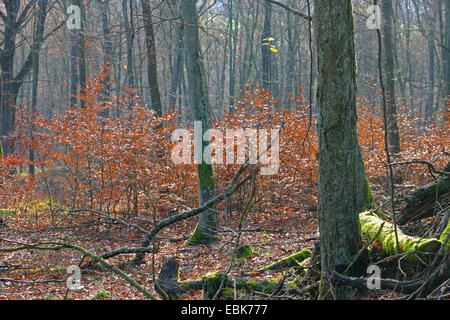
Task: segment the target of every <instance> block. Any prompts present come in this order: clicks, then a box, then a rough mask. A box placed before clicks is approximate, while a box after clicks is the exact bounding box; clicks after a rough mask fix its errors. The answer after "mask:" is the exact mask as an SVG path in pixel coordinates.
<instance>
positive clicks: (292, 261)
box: [258, 249, 311, 272]
mask: <svg viewBox="0 0 450 320" xmlns="http://www.w3.org/2000/svg"><path fill="white" fill-rule="evenodd" d="M310 257H311V250H308V249H303V250H301V251H299V252H296V253H294V254H292V255H290V256H287V257H285V258H283V259H280V260H278V261H276V262H274V263H272V264H269V265H268V266H265V267H262V268H260V269H258V272H264V271H273V272H278V271H281V270H285V269H288V268H292V267H302V262H303V261H304V260H306V259H307V258H310Z"/></svg>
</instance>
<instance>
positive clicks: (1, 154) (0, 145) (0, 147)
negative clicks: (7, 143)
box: [0, 139, 3, 157]
mask: <svg viewBox="0 0 450 320" xmlns="http://www.w3.org/2000/svg"><path fill="white" fill-rule="evenodd" d="M0 157H3V143H2V139H0Z"/></svg>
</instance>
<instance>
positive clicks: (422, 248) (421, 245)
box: [359, 211, 442, 264]
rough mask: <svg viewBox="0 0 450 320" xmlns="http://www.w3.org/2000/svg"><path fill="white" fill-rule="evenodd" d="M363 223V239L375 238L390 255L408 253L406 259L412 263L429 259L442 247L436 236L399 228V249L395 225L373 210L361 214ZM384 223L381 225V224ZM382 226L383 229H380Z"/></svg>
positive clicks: (360, 217)
mask: <svg viewBox="0 0 450 320" xmlns="http://www.w3.org/2000/svg"><path fill="white" fill-rule="evenodd" d="M359 220H360V223H361V238H362V239H363V241H370V240H372V239H373V240H374V242H375V243H376V245H377V246H379V247H381V249H382V250H383V252H384V253H385V254H387V255H388V256H391V255H394V254H398V253H408V255H407V256H406V257H405V260H406V261H407V262H408V263H410V264H417V263H419V262H423V261H427V260H429V259H427V258H426V255H427V254H436V253H437V252H438V251H439V249H440V248H441V247H442V242H441V241H440V240H439V239H435V238H423V239H422V238H417V237H412V236H408V235H406V234H404V233H403V232H402V231H401V230H400V229H398V228H397V235H398V245H399V248H398V249H399V250H397V243H396V236H395V230H394V225H393V224H391V223H388V222H385V221H383V220H381V219H380V218H378V217H377V216H376V215H375V214H374V213H373V212H370V211H366V212H362V213H360V215H359ZM383 223H384V225H383V226H382V227H381V225H382V224H383ZM380 228H381V231H379V230H380Z"/></svg>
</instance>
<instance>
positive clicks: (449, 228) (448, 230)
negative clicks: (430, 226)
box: [439, 222, 450, 252]
mask: <svg viewBox="0 0 450 320" xmlns="http://www.w3.org/2000/svg"><path fill="white" fill-rule="evenodd" d="M449 236H450V222H449V223H447V227H446V228H445V229H444V231H443V232H442V234H441V236H440V238H439V240H441V242H442V243H443V244H445V241H446V240H447V237H449ZM449 249H450V239H449V240H447V244H446V245H445V251H447V252H448V251H449Z"/></svg>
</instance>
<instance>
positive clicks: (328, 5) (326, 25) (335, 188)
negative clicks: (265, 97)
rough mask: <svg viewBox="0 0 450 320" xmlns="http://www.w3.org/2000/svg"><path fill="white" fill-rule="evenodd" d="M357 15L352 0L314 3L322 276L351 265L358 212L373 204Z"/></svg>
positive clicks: (357, 233) (356, 242)
mask: <svg viewBox="0 0 450 320" xmlns="http://www.w3.org/2000/svg"><path fill="white" fill-rule="evenodd" d="M352 12H353V10H352V3H351V0H340V1H334V0H315V1H314V17H313V24H314V31H315V41H316V45H317V58H318V61H317V65H318V76H319V78H318V81H319V84H318V90H317V105H318V112H319V122H318V138H319V151H318V158H319V200H318V202H319V206H318V212H319V231H320V246H321V248H320V252H321V267H322V272H331V271H333V270H334V269H335V267H336V266H337V265H340V264H346V263H348V262H349V259H351V257H352V256H353V255H354V254H355V253H356V252H357V251H358V249H359V248H360V246H361V236H360V225H359V219H358V213H359V210H360V209H361V201H362V200H364V199H365V198H366V199H367V200H369V199H368V198H369V194H370V189H368V184H367V179H365V175H364V169H363V166H362V158H361V153H360V149H359V145H358V140H357V135H356V119H357V115H356V102H355V99H356V82H355V81H356V59H355V47H354V30H353V16H352ZM365 189H366V190H367V192H364V190H365ZM368 202H370V201H368Z"/></svg>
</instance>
